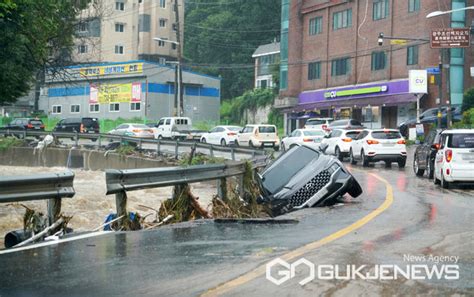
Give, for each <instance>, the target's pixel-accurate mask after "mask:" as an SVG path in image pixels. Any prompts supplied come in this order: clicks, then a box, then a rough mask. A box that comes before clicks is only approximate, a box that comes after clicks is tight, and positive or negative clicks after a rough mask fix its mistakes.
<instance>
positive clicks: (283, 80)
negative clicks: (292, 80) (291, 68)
mask: <svg viewBox="0 0 474 297" xmlns="http://www.w3.org/2000/svg"><path fill="white" fill-rule="evenodd" d="M287 88H288V69H284V70H281V72H280V90H286V89H287Z"/></svg>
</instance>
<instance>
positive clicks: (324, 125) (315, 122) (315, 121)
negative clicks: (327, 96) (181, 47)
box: [304, 118, 334, 131]
mask: <svg viewBox="0 0 474 297" xmlns="http://www.w3.org/2000/svg"><path fill="white" fill-rule="evenodd" d="M332 121H334V119H333V118H311V119H308V120H307V121H306V123H305V124H304V128H305V129H308V130H324V131H326V130H327V129H328V127H329V124H330V123H331V122H332Z"/></svg>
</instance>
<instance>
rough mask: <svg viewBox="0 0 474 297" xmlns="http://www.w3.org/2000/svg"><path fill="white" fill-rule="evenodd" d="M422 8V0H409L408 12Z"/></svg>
mask: <svg viewBox="0 0 474 297" xmlns="http://www.w3.org/2000/svg"><path fill="white" fill-rule="evenodd" d="M419 10H420V0H408V12H415V11H419Z"/></svg>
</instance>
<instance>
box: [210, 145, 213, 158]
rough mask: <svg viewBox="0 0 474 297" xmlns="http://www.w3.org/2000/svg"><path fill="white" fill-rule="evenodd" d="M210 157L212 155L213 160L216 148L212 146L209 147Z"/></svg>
mask: <svg viewBox="0 0 474 297" xmlns="http://www.w3.org/2000/svg"><path fill="white" fill-rule="evenodd" d="M209 155H211V158H214V146H213V145H212V144H211V146H210V147H209Z"/></svg>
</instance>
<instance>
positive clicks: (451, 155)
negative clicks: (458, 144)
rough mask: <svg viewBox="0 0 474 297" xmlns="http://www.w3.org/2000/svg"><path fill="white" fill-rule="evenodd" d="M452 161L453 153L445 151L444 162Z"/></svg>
mask: <svg viewBox="0 0 474 297" xmlns="http://www.w3.org/2000/svg"><path fill="white" fill-rule="evenodd" d="M452 159H453V151H452V150H446V162H448V163H449V162H451V160H452Z"/></svg>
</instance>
